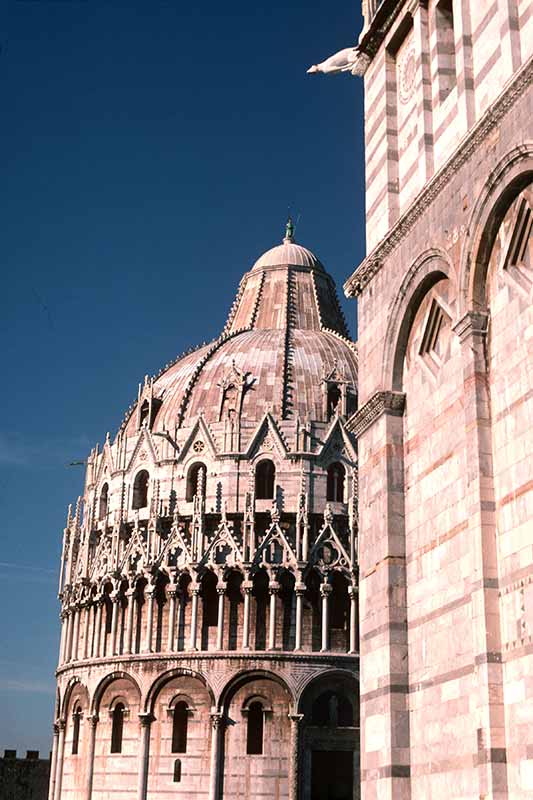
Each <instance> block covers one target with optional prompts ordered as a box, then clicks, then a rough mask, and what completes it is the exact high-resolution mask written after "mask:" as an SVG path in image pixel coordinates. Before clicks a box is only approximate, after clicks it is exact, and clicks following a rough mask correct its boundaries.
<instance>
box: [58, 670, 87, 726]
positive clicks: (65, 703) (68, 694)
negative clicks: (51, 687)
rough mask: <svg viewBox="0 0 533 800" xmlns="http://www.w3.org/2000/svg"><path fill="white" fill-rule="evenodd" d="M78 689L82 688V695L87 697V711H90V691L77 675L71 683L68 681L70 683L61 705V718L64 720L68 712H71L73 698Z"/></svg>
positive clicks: (72, 678)
mask: <svg viewBox="0 0 533 800" xmlns="http://www.w3.org/2000/svg"><path fill="white" fill-rule="evenodd" d="M77 688H81V690H82V694H84V695H85V700H86V702H87V711H88V710H89V690H88V688H87V686H86V685H85V684H84V683H83V681H82V680H81V678H79V677H78V676H77V675H73V676H72V677H71V678H70V679H69V681H68V683H67V685H66V688H65V691H64V693H63V701H62V703H61V704H60V709H61V716H62V717H63V718H65V717H66V716H67V713H68V710H69V706H70V700H71V697H72V695H73V693H74V691H75V690H76V689H77Z"/></svg>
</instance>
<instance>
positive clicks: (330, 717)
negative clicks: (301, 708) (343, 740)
mask: <svg viewBox="0 0 533 800" xmlns="http://www.w3.org/2000/svg"><path fill="white" fill-rule="evenodd" d="M311 724H312V725H320V726H321V727H322V726H328V727H330V728H337V727H338V728H349V727H352V726H353V708H352V704H351V703H350V701H349V700H348V698H347V697H345V696H344V695H343V694H340V693H339V694H337V693H336V692H332V691H329V692H323V693H322V694H321V695H319V696H318V697H317V698H316V700H315V702H314V703H313V708H312V710H311Z"/></svg>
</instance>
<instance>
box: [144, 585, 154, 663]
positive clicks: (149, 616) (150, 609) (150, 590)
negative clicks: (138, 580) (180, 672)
mask: <svg viewBox="0 0 533 800" xmlns="http://www.w3.org/2000/svg"><path fill="white" fill-rule="evenodd" d="M154 593H155V586H148V587H147V589H146V596H147V599H148V602H147V611H146V633H145V638H144V652H145V653H151V652H152V637H153V631H154V599H155V598H154Z"/></svg>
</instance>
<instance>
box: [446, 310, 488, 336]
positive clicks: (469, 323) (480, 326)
mask: <svg viewBox="0 0 533 800" xmlns="http://www.w3.org/2000/svg"><path fill="white" fill-rule="evenodd" d="M488 323H489V315H488V313H487V312H486V311H467V312H466V314H465V315H464V317H461V319H460V320H459V321H458V322H456V323H455V325H454V326H453V328H452V330H453V331H454V333H456V334H457V336H458V337H459V339H460V340H461V342H466V341H467V340H468V339H470V337H472V336H484V335H485V334H486V333H487V329H488Z"/></svg>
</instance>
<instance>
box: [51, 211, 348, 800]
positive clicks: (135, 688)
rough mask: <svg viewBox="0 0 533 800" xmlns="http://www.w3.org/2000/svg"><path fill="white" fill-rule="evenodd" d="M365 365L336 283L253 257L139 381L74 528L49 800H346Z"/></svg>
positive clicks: (94, 457) (275, 255)
mask: <svg viewBox="0 0 533 800" xmlns="http://www.w3.org/2000/svg"><path fill="white" fill-rule="evenodd" d="M356 387H357V352H356V348H355V345H354V344H353V342H352V341H350V339H349V334H348V331H347V328H346V324H345V321H344V317H343V315H342V312H341V310H340V307H339V303H338V299H337V294H336V291H335V286H334V283H333V281H332V279H331V277H330V276H329V275H328V274H327V273H326V271H325V269H324V267H323V265H322V264H321V262H320V261H319V260H318V258H317V257H316V256H315V255H313V253H311V252H310V251H309V250H307V249H306V248H305V247H302V246H301V245H299V244H297V243H295V241H294V235H293V226H292V223H291V222H290V221H289V223H288V225H287V229H286V234H285V238H284V240H283V242H282V244H280V245H278V246H277V247H274V248H272V249H271V250H269V251H268V252H266V253H264V254H263V255H262V256H261V257H260V258H259V259H258V260H257V261H256V262H255V264H254V265H253V267H252V268H251V270H250V271H249V272H247V273H246V274H245V275H244V276H243V278H242V280H241V283H240V286H239V289H238V292H237V296H236V299H235V302H234V304H233V306H232V308H231V310H230V313H229V316H228V320H227V323H226V326H225V328H224V330H223V331H222V333H221V334H220V336H219V337H218V338H217V339H215V340H214V341H213V342H211V343H210V344H207V345H205V344H204V345H202V346H201V347H199V348H197V349H194V350H191V351H189V352H187V353H185V354H184V355H181V356H180V357H179V358H177V359H176V360H175V361H174V362H173V363H172V364H168V365H167V366H166V367H165V368H164V369H163V370H161V371H160V372H159V374H158V375H156V376H154V377H148V376H147V377H145V378H144V380H143V381H142V383H141V384H140V386H139V391H138V396H137V400H136V402H135V404H134V405H133V406H132V407H130V408H129V409H128V411H127V413H126V415H125V418H124V421H123V423H122V425H121V427H120V430H119V431H118V433H117V435H116V436H115V438H114V439H111V438H110V437H109V435H108V436H107V438H106V440H105V442H104V444H103V446H102V447H99V446H96V447H95V448H94V449H93V450H92V451H91V453H90V455H89V457H88V459H87V473H86V481H85V489H84V493H83V497H81V498H80V499H79V500H78V503H77V504H76V508H75V511H72V510H71V509H70V510H69V513H68V519H67V524H66V528H65V532H64V541H63V551H62V562H61V578H60V593H59V596H60V599H61V605H62V608H61V620H62V635H61V645H60V657H59V666H58V670H57V682H58V685H57V699H56V720H55V725H54V747H53V753H52V777H51V783H50V795H49V797H50V800H129V799H130V798H131V800H147V799H148V800H155V799H156V798H157V800H171V798H172V799H173V800H174V799H175V798H182V800H185V798H187V800H222V798H224V800H226V799H231V800H258V799H259V798H262V800H284V799H285V798H290V800H326V799H327V800H356V798H358V797H359V796H360V795H359V689H358V686H359V657H358V650H359V642H358V585H357V577H358V576H357V527H358V524H357V451H356V442H355V439H354V437H353V435H352V434H351V433H349V432H348V431H347V429H346V426H345V422H346V420H347V418H348V417H349V416H350V415H351V414H352V413H353V412H354V411H355V408H356V402H357V398H356Z"/></svg>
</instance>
